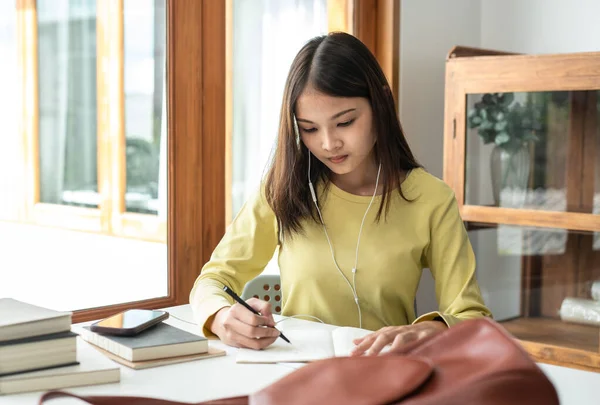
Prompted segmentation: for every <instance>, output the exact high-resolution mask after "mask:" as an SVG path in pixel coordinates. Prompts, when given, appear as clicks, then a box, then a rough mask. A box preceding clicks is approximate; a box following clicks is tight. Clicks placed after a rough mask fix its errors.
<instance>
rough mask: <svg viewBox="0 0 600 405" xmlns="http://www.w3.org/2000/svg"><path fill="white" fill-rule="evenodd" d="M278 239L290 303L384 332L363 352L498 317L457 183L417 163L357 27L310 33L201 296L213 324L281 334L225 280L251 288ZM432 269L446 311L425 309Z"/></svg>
mask: <svg viewBox="0 0 600 405" xmlns="http://www.w3.org/2000/svg"><path fill="white" fill-rule="evenodd" d="M440 139H441V138H440ZM277 247H279V256H278V263H279V268H280V272H281V283H282V292H283V303H282V314H283V315H309V316H312V317H317V318H319V319H321V320H322V321H324V322H326V323H329V324H334V325H340V326H355V327H361V328H364V329H369V330H372V331H374V333H372V334H370V335H368V336H366V337H365V338H363V339H359V340H357V341H355V343H356V344H357V346H356V349H355V352H354V354H356V355H359V354H365V353H366V354H377V353H379V352H380V351H381V349H382V348H383V347H385V346H386V345H387V344H393V345H401V344H404V343H406V342H409V341H413V340H417V339H421V338H423V337H425V336H428V335H430V334H433V333H437V332H439V331H442V330H444V329H445V328H447V327H449V326H452V325H453V324H455V323H456V322H459V321H460V320H464V319H469V318H476V317H482V316H490V311H489V310H488V309H487V308H486V306H485V305H484V303H483V300H482V298H481V294H480V291H479V287H478V285H477V282H476V280H475V258H474V255H473V251H472V248H471V245H470V243H469V239H468V238H467V233H466V230H465V227H464V225H463V222H462V221H461V218H460V216H459V212H458V208H457V204H456V200H455V197H454V194H453V192H452V190H451V189H450V188H449V187H448V186H447V185H446V184H445V183H444V182H442V181H441V180H439V179H437V178H436V177H434V176H432V175H430V174H428V173H427V172H426V171H425V170H424V169H423V168H422V167H421V166H420V165H419V164H418V163H417V161H416V159H415V158H414V156H413V154H412V152H411V150H410V148H409V146H408V144H407V142H406V139H405V137H404V134H403V132H402V129H401V127H400V123H399V121H398V117H397V113H396V106H395V103H394V98H393V96H392V92H391V91H390V87H389V85H388V83H387V80H386V78H385V76H384V74H383V72H382V70H381V68H380V66H379V64H378V63H377V61H376V59H375V57H374V56H373V55H372V54H371V53H370V52H369V50H368V49H367V47H366V46H365V45H364V44H363V43H361V42H360V41H359V40H358V39H356V38H355V37H353V36H351V35H349V34H344V33H333V34H329V35H326V36H321V37H317V38H314V39H312V40H311V41H309V42H308V43H307V44H306V45H305V46H304V47H303V48H302V49H301V50H300V52H299V53H298V55H297V56H296V58H295V59H294V61H293V63H292V66H291V68H290V72H289V75H288V78H287V82H286V85H285V91H284V95H283V103H282V108H281V116H280V123H279V134H278V140H277V148H276V152H275V156H274V159H273V162H272V164H271V168H270V170H269V172H268V175H267V176H266V179H265V182H264V184H263V186H262V187H261V188H260V189H259V190H257V191H256V193H255V194H254V196H252V197H251V198H250V199H249V200H248V201H247V202H246V204H245V205H244V207H243V208H242V209H241V211H240V212H239V214H238V215H237V217H236V218H235V220H234V221H233V223H232V224H231V226H230V227H229V228H228V229H227V232H226V234H225V236H224V237H223V239H222V240H221V242H220V243H219V245H218V246H217V248H216V249H215V251H214V253H213V255H212V257H211V260H210V261H209V262H208V263H207V264H206V265H205V266H204V268H203V269H202V272H201V274H200V276H199V277H198V279H197V280H196V283H195V285H194V288H193V290H192V292H191V294H190V302H191V305H192V307H193V310H194V314H195V317H196V321H197V322H198V323H199V325H201V326H202V327H203V331H204V334H205V335H206V336H213V337H214V336H215V335H216V336H218V337H219V338H220V339H221V340H222V341H224V342H225V343H227V344H229V345H232V346H237V347H248V348H254V349H261V348H264V347H267V346H268V345H270V344H271V343H273V342H274V341H275V340H276V339H277V336H278V332H277V330H276V329H274V328H265V327H264V326H274V322H273V317H272V315H271V311H270V304H269V303H267V302H264V301H260V300H258V299H250V300H248V304H249V305H251V306H252V307H253V308H255V309H256V310H257V311H258V312H260V313H261V314H262V316H259V315H254V314H252V312H250V311H248V310H247V309H246V308H244V307H243V306H242V305H240V304H237V303H235V304H233V301H232V300H231V299H230V298H229V297H228V295H227V294H226V293H225V292H223V287H224V286H228V287H229V288H231V289H233V290H234V291H236V292H237V293H238V294H240V293H241V291H242V290H243V288H244V286H245V284H246V283H247V282H248V281H250V280H251V279H253V278H254V277H256V276H258V275H259V274H260V273H261V272H262V270H263V269H264V267H265V266H266V264H267V263H268V262H269V260H270V259H271V257H272V256H273V253H274V252H275V249H276V248H277ZM426 267H429V268H430V269H431V272H432V274H433V276H434V278H435V283H436V295H437V300H438V303H439V312H434V313H429V314H425V315H422V316H421V317H419V318H418V319H415V313H414V307H413V302H414V298H415V294H416V291H417V287H418V283H419V280H420V278H421V272H422V269H423V268H426Z"/></svg>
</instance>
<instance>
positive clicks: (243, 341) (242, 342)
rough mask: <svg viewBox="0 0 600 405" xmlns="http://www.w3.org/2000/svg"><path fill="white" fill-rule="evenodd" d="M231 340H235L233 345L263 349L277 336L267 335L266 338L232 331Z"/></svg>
mask: <svg viewBox="0 0 600 405" xmlns="http://www.w3.org/2000/svg"><path fill="white" fill-rule="evenodd" d="M230 338H231V340H232V341H233V342H234V344H233V346H236V347H242V348H247V349H254V350H261V349H264V348H266V347H268V346H270V345H271V344H273V342H275V341H276V340H277V337H265V338H260V339H256V338H249V337H248V336H244V335H242V334H239V333H236V332H235V331H233V332H232V335H231V337H230Z"/></svg>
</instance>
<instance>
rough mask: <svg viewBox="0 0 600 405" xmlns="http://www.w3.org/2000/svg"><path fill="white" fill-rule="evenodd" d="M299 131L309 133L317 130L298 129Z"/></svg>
mask: <svg viewBox="0 0 600 405" xmlns="http://www.w3.org/2000/svg"><path fill="white" fill-rule="evenodd" d="M300 130H301V131H302V132H306V133H311V132H315V131H316V130H317V128H300Z"/></svg>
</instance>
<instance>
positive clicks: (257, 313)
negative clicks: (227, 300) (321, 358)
mask: <svg viewBox="0 0 600 405" xmlns="http://www.w3.org/2000/svg"><path fill="white" fill-rule="evenodd" d="M223 291H225V292H226V293H227V294H229V296H230V297H231V298H233V299H234V300H236V301H237V302H238V303H240V304H242V305H243V306H245V307H246V308H247V309H249V310H250V311H251V312H252V313H253V314H254V315H259V316H262V314H261V313H260V312H258V311H257V310H256V309H254V308H252V307H251V306H250V305H248V304H247V303H246V301H244V300H243V299H241V298H240V297H238V295H237V294H236V293H234V292H233V290H232V289H231V288H229V287H227V286H225V287H223ZM273 329H275V330H276V331H278V332H279V337H280V338H282V339H283V340H285V341H286V342H288V343H289V344H291V343H292V342H290V341H289V339H288V338H286V337H285V336H284V334H283V333H281V331H280V330H278V329H277V328H276V327H273Z"/></svg>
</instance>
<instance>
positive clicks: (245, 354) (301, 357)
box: [236, 327, 372, 363]
mask: <svg viewBox="0 0 600 405" xmlns="http://www.w3.org/2000/svg"><path fill="white" fill-rule="evenodd" d="M284 333H285V336H286V337H287V338H288V339H290V341H291V342H292V344H289V343H287V342H285V341H283V340H282V339H277V340H276V341H275V343H273V344H272V345H271V346H269V347H267V348H266V349H263V350H252V349H238V352H237V356H236V362H237V363H294V362H299V363H304V362H311V361H316V360H322V359H327V358H331V357H344V356H348V355H350V352H351V351H352V349H353V348H354V343H353V342H352V341H353V340H354V339H357V338H360V337H363V336H366V335H368V334H370V333H372V331H370V330H366V329H359V328H352V327H339V328H336V329H334V330H332V331H327V330H319V329H292V330H285V331H284Z"/></svg>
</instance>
